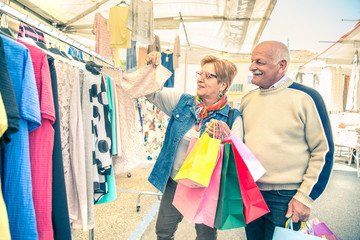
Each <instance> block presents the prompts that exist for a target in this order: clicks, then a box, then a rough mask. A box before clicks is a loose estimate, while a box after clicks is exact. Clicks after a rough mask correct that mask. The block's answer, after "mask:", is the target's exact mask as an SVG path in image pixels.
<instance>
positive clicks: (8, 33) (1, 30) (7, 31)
mask: <svg viewBox="0 0 360 240" xmlns="http://www.w3.org/2000/svg"><path fill="white" fill-rule="evenodd" d="M0 33H1V34H3V35H5V36H7V37H9V38H11V39H14V40H16V38H15V37H14V35H13V33H12V32H11V30H10V29H8V28H4V27H1V28H0Z"/></svg>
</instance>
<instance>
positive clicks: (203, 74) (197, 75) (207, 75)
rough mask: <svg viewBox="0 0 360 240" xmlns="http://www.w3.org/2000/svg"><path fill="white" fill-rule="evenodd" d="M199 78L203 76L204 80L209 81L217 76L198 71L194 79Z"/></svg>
mask: <svg viewBox="0 0 360 240" xmlns="http://www.w3.org/2000/svg"><path fill="white" fill-rule="evenodd" d="M200 76H205V78H206V79H209V78H217V76H216V75H214V74H211V73H208V72H200V71H197V72H196V77H197V78H199V77H200Z"/></svg>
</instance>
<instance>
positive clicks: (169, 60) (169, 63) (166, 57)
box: [161, 52, 174, 88]
mask: <svg viewBox="0 0 360 240" xmlns="http://www.w3.org/2000/svg"><path fill="white" fill-rule="evenodd" d="M173 55H174V54H173V53H165V52H162V53H161V64H162V65H163V66H164V67H166V68H167V69H168V70H169V71H170V72H172V75H171V76H170V77H169V79H168V80H166V82H165V84H164V87H168V88H173V87H174V65H173Z"/></svg>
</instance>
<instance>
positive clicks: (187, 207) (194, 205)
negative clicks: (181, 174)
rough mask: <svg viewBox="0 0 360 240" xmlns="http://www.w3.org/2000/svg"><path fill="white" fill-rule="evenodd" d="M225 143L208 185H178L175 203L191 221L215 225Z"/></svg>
mask: <svg viewBox="0 0 360 240" xmlns="http://www.w3.org/2000/svg"><path fill="white" fill-rule="evenodd" d="M223 147H224V146H223V145H222V144H220V145H219V154H218V160H217V163H216V165H215V168H214V171H213V174H212V176H211V179H210V183H209V186H208V187H203V188H192V187H189V186H187V185H185V184H183V183H182V182H183V181H184V179H181V180H180V181H179V183H178V185H177V188H176V192H175V196H174V200H173V205H174V206H175V207H176V208H177V209H178V210H179V212H180V213H181V214H182V215H183V216H184V217H185V218H186V219H187V220H188V221H190V222H192V223H199V224H205V225H207V226H209V227H214V221H215V215H216V208H217V202H218V196H219V187H220V178H221V168H222V153H223Z"/></svg>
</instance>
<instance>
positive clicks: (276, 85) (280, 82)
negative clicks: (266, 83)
mask: <svg viewBox="0 0 360 240" xmlns="http://www.w3.org/2000/svg"><path fill="white" fill-rule="evenodd" d="M287 79H288V77H287V76H286V74H285V75H284V76H283V77H282V78H280V80H279V81H277V82H276V83H274V84H273V85H272V86H271V87H269V88H276V87H279V86H281V85H283V84H284V83H285V82H286V80H287Z"/></svg>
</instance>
